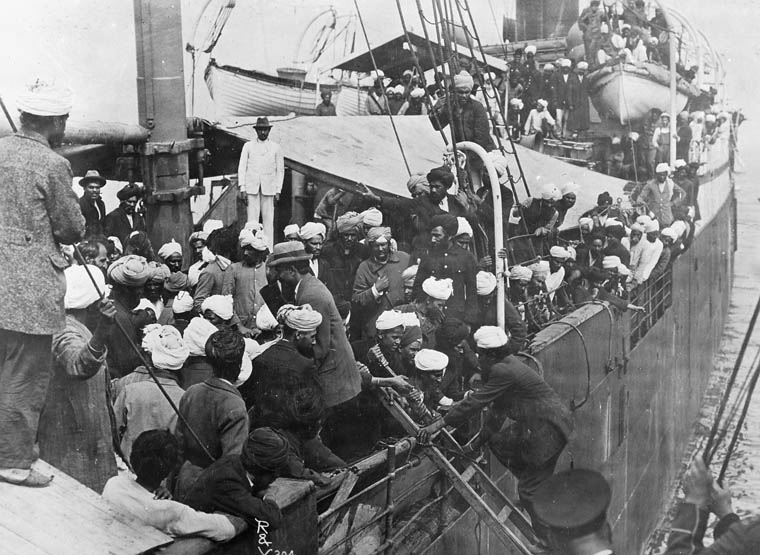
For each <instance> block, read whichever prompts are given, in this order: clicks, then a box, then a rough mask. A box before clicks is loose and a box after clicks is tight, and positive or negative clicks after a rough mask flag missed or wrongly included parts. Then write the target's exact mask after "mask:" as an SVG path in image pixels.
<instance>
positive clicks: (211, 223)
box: [203, 220, 224, 235]
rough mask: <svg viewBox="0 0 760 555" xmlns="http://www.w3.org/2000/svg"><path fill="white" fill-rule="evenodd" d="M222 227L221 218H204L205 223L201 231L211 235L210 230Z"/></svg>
mask: <svg viewBox="0 0 760 555" xmlns="http://www.w3.org/2000/svg"><path fill="white" fill-rule="evenodd" d="M223 228H224V222H223V221H222V220H206V223H204V224H203V232H204V233H208V234H209V235H211V232H212V231H216V230H217V229H223Z"/></svg>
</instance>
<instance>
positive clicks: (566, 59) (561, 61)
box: [559, 58, 573, 67]
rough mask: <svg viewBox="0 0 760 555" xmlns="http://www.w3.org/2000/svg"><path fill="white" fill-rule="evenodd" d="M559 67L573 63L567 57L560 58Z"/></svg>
mask: <svg viewBox="0 0 760 555" xmlns="http://www.w3.org/2000/svg"><path fill="white" fill-rule="evenodd" d="M559 65H560V67H572V65H573V63H572V62H571V61H570V59H569V58H562V60H560V62H559Z"/></svg>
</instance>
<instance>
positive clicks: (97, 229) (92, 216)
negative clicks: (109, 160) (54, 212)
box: [79, 170, 106, 237]
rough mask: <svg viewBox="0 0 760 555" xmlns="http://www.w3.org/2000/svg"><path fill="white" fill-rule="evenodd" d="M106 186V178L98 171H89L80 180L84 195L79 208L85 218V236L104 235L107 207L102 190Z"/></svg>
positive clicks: (80, 199)
mask: <svg viewBox="0 0 760 555" xmlns="http://www.w3.org/2000/svg"><path fill="white" fill-rule="evenodd" d="M105 184H106V178H105V177H103V176H102V175H100V173H98V170H89V171H88V172H87V173H86V174H85V176H84V177H83V178H82V179H80V180H79V186H80V187H82V189H83V190H84V194H83V195H82V196H81V197H80V198H79V208H80V210H82V216H84V227H85V231H84V235H85V237H90V236H91V235H103V224H104V222H105V218H106V205H105V203H104V202H103V199H102V198H100V189H101V188H102V187H103V186H104V185H105Z"/></svg>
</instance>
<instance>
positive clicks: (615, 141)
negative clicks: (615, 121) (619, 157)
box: [612, 137, 620, 145]
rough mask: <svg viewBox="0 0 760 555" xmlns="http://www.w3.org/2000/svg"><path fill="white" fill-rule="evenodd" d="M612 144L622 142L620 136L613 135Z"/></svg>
mask: <svg viewBox="0 0 760 555" xmlns="http://www.w3.org/2000/svg"><path fill="white" fill-rule="evenodd" d="M612 144H613V145H619V144H620V137H612Z"/></svg>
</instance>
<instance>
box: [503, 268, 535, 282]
mask: <svg viewBox="0 0 760 555" xmlns="http://www.w3.org/2000/svg"><path fill="white" fill-rule="evenodd" d="M509 277H510V278H511V279H516V280H518V281H530V280H531V278H532V277H533V271H532V270H530V269H528V268H526V267H525V266H512V268H511V269H510V271H509Z"/></svg>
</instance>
